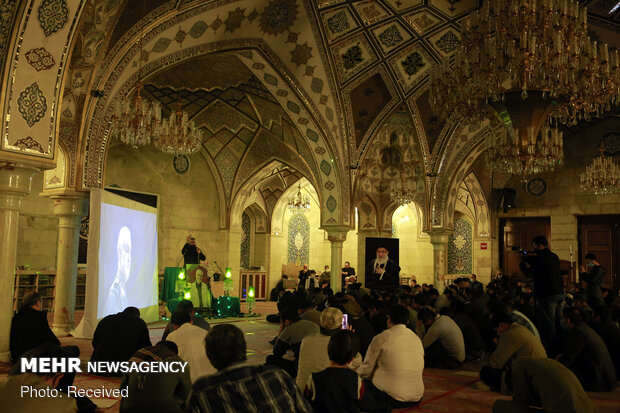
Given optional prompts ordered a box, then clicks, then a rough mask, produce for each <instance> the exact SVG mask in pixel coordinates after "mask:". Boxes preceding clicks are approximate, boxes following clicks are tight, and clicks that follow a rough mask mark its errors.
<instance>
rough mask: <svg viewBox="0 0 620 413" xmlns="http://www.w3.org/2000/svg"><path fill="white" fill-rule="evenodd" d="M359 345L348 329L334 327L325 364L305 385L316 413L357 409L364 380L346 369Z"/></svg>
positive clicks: (355, 355)
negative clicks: (326, 363)
mask: <svg viewBox="0 0 620 413" xmlns="http://www.w3.org/2000/svg"><path fill="white" fill-rule="evenodd" d="M324 311H327V309H326V310H324ZM304 341H305V340H304ZM359 347H360V344H359V339H358V338H357V336H356V335H355V334H353V332H351V331H347V330H336V332H335V333H334V334H333V335H332V336H331V337H330V339H329V343H328V346H327V354H328V358H329V363H328V365H327V367H326V368H325V369H323V370H321V371H319V372H313V373H312V374H311V375H310V376H309V377H308V380H307V381H306V383H307V384H306V385H305V387H304V388H305V392H304V393H305V395H306V397H308V399H310V400H311V401H312V407H313V409H314V412H315V413H342V412H344V413H347V412H349V413H357V412H359V411H360V409H359V407H358V405H357V402H358V401H359V400H360V399H361V398H362V394H363V382H362V379H361V378H360V377H359V376H358V375H357V373H356V372H355V371H353V370H352V369H350V368H348V367H349V365H350V364H351V363H352V362H353V361H354V360H355V359H356V357H358V356H359ZM302 351H303V344H302Z"/></svg>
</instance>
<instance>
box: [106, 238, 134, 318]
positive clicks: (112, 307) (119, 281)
mask: <svg viewBox="0 0 620 413" xmlns="http://www.w3.org/2000/svg"><path fill="white" fill-rule="evenodd" d="M116 245H117V246H116V251H117V262H118V264H117V270H116V277H115V278H114V283H113V284H112V287H111V288H110V293H109V294H108V299H107V301H106V303H105V306H104V312H105V313H107V314H112V313H115V312H118V311H116V310H117V309H118V308H122V309H124V308H126V307H128V306H129V304H128V302H127V294H126V291H125V287H126V286H127V280H128V279H129V271H130V270H131V231H130V230H129V228H127V227H123V228H121V230H120V231H119V232H118V241H117V243H116ZM121 311H122V310H121Z"/></svg>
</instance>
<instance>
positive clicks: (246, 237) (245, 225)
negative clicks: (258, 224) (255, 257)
mask: <svg viewBox="0 0 620 413" xmlns="http://www.w3.org/2000/svg"><path fill="white" fill-rule="evenodd" d="M251 236H252V222H251V221H250V216H249V215H248V214H247V212H245V211H244V212H243V214H242V215H241V268H250V245H251V244H250V237H251Z"/></svg>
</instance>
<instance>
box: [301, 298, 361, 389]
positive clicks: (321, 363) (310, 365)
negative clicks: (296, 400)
mask: <svg viewBox="0 0 620 413" xmlns="http://www.w3.org/2000/svg"><path fill="white" fill-rule="evenodd" d="M342 317H343V314H342V311H340V310H339V309H337V308H334V307H328V308H326V309H325V310H323V311H322V312H321V332H320V333H317V334H311V335H308V336H305V337H304V339H303V340H302V341H301V349H300V351H299V366H298V370H297V378H296V379H295V382H296V383H297V386H299V389H300V390H303V389H304V388H305V387H306V383H307V382H308V377H310V375H311V374H312V373H316V372H317V371H321V370H324V369H325V368H327V366H328V365H329V356H328V354H327V346H328V344H329V339H330V338H331V336H333V335H334V334H336V333H337V332H338V331H340V330H341V329H342ZM361 362H362V357H361V356H359V355H358V360H357V364H354V365H353V367H354V368H357V367H359V365H360V364H361Z"/></svg>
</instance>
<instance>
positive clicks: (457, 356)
mask: <svg viewBox="0 0 620 413" xmlns="http://www.w3.org/2000/svg"><path fill="white" fill-rule="evenodd" d="M418 319H419V320H420V323H421V324H423V325H424V326H425V327H426V334H425V335H424V338H423V339H422V343H423V344H424V351H425V355H424V363H425V365H426V366H427V367H435V368H445V369H456V368H458V367H460V366H461V364H462V363H463V361H465V340H464V339H463V333H462V332H461V329H460V328H459V326H458V325H456V323H455V322H454V320H453V319H452V318H450V317H449V316H447V315H439V314H436V313H435V312H434V311H433V310H432V309H431V308H427V307H425V308H422V309H421V310H420V311H419V312H418Z"/></svg>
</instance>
